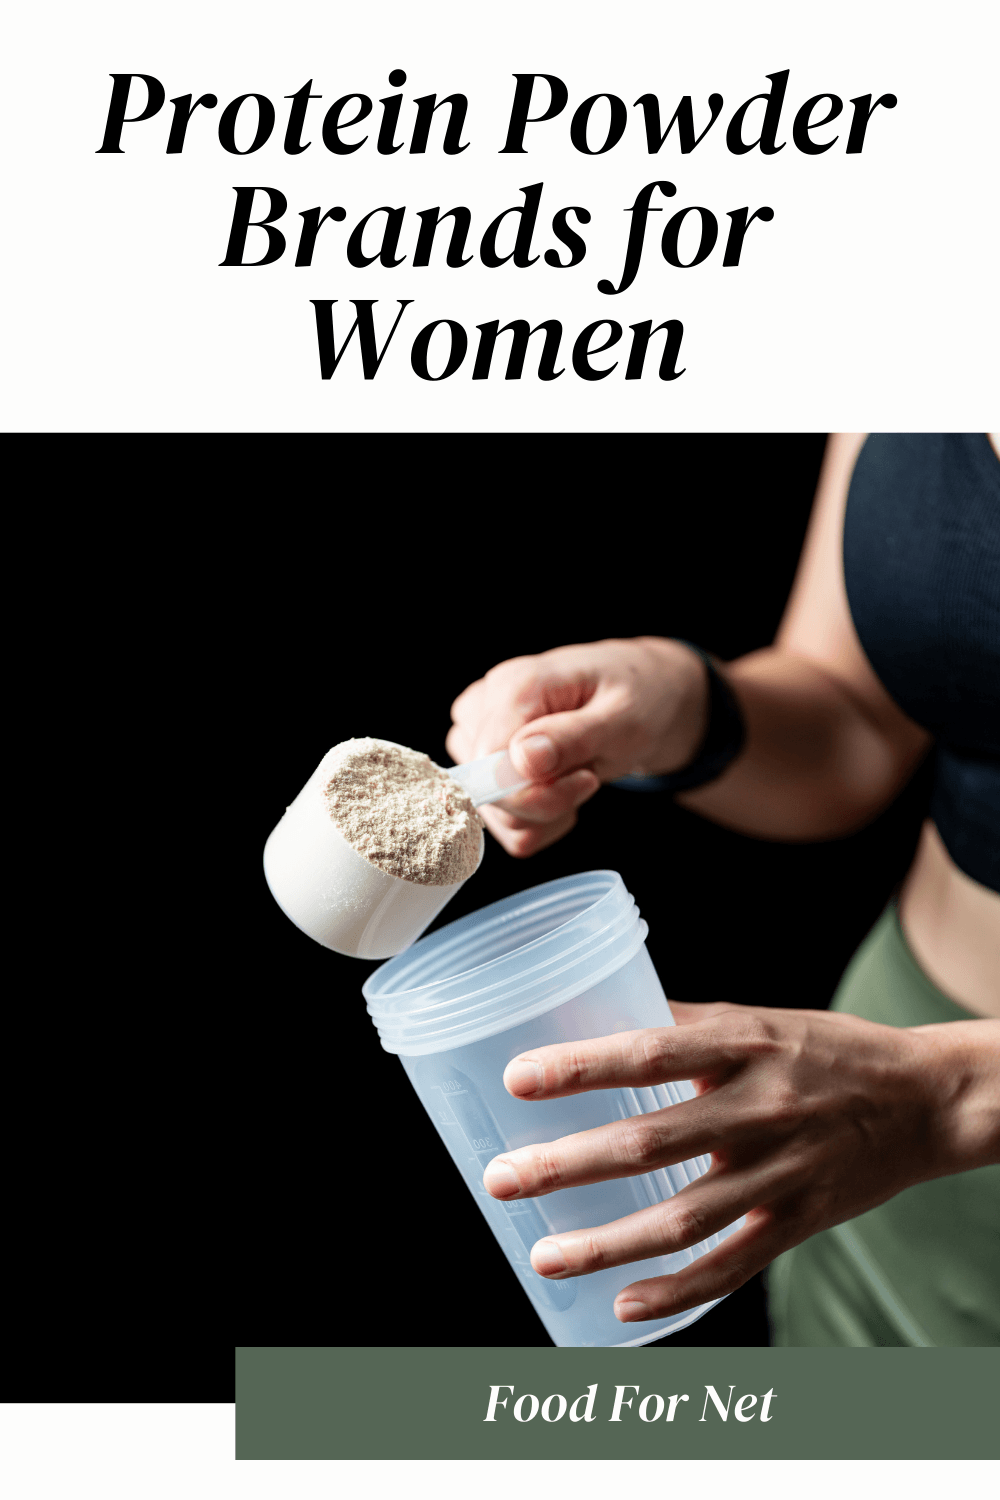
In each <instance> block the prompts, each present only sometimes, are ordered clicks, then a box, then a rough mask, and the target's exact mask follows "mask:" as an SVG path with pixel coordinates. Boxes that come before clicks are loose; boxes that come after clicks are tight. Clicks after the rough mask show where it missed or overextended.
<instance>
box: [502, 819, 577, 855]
mask: <svg viewBox="0 0 1000 1500" xmlns="http://www.w3.org/2000/svg"><path fill="white" fill-rule="evenodd" d="M479 814H480V817H481V818H482V820H483V822H484V823H485V824H486V826H487V828H488V829H489V830H490V833H492V835H493V837H494V838H495V839H496V841H497V843H498V844H500V845H502V846H503V848H504V849H506V851H507V853H508V854H512V855H513V856H514V858H515V859H527V857H528V856H529V855H530V854H537V853H538V851H539V850H540V849H547V848H548V846H549V844H554V843H555V842H556V840H557V839H561V838H563V836H564V835H565V834H567V833H569V831H570V829H571V828H573V827H574V826H575V824H576V810H575V809H574V810H573V811H572V812H568V813H564V814H563V815H562V817H561V818H554V819H553V820H552V822H551V823H519V824H517V825H512V823H511V821H510V820H508V819H506V818H505V817H504V814H503V812H502V811H501V810H500V809H499V808H497V807H481V808H480V809H479Z"/></svg>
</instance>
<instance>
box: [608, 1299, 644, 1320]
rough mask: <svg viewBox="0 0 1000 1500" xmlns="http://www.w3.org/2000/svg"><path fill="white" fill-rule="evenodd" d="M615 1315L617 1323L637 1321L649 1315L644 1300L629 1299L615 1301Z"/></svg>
mask: <svg viewBox="0 0 1000 1500" xmlns="http://www.w3.org/2000/svg"><path fill="white" fill-rule="evenodd" d="M615 1317H616V1318H617V1319H618V1321H619V1323H638V1322H639V1320H640V1319H641V1318H648V1317H649V1308H648V1307H647V1306H646V1304H645V1302H633V1301H632V1300H631V1299H629V1301H628V1302H616V1303H615Z"/></svg>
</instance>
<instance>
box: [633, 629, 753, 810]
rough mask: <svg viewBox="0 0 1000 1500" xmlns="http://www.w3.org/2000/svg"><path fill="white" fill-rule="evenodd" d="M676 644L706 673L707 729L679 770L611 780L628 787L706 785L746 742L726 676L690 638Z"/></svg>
mask: <svg viewBox="0 0 1000 1500" xmlns="http://www.w3.org/2000/svg"><path fill="white" fill-rule="evenodd" d="M677 644H678V646H687V648H688V650H689V651H693V652H694V653H695V655H696V656H700V657H701V659H702V661H703V662H704V663H705V670H706V671H707V672H708V728H707V729H706V730H705V738H704V739H703V740H702V742H701V744H700V745H699V747H698V751H697V754H696V755H695V757H694V759H693V760H691V761H689V762H688V764H687V765H686V766H682V767H681V769H680V770H679V771H671V772H670V773H669V775H666V776H634V777H633V776H623V777H622V778H621V779H620V780H618V781H616V782H614V783H613V785H615V786H620V787H625V788H627V789H629V790H633V789H634V790H636V791H650V792H684V791H688V790H690V789H691V788H693V787H696V786H705V785H706V783H707V782H709V781H714V780H715V778H716V777H717V776H721V775H722V773H723V771H724V770H725V769H726V767H727V766H728V765H729V763H730V761H733V760H735V759H736V757H737V755H739V753H740V751H741V750H742V749H743V746H744V745H745V744H746V737H747V736H746V726H745V725H744V723H743V715H742V714H741V713H740V708H739V704H738V703H737V702H736V699H735V698H734V697H733V694H732V691H731V689H730V687H729V684H728V683H727V682H726V680H725V678H724V677H722V675H721V674H720V673H719V672H717V671H716V669H715V663H714V662H713V661H712V658H711V657H710V656H709V655H708V653H707V652H705V651H702V649H701V647H700V646H694V645H692V644H691V642H690V641H678V642H677Z"/></svg>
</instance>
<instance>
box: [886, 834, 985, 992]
mask: <svg viewBox="0 0 1000 1500" xmlns="http://www.w3.org/2000/svg"><path fill="white" fill-rule="evenodd" d="M899 920H900V925H901V926H902V928H903V932H904V933H905V934H906V940H907V942H908V943H909V945H910V948H911V949H912V951H913V955H914V957H915V958H916V960H917V962H918V963H919V964H920V967H921V968H922V969H923V971H924V973H925V974H926V975H927V976H928V978H929V979H931V980H933V982H934V983H935V984H936V985H937V987H938V989H939V990H943V992H944V993H945V994H946V995H948V996H949V997H950V998H951V999H952V1000H956V1001H957V1002H958V1004H959V1005H964V1006H965V1007H966V1009H967V1010H971V1011H974V1012H975V1013H976V1015H980V1016H994V1017H997V1018H998V1019H1000V895H997V893H996V892H995V891H991V890H989V889H987V887H986V886H984V885H980V884H979V883H978V882H977V881H975V880H970V879H969V877H968V875H964V874H963V873H962V871H961V870H960V869H959V868H958V866H957V865H956V864H955V862H954V860H953V859H952V858H951V855H950V854H949V853H948V851H947V849H946V848H945V846H944V844H943V843H942V841H941V836H940V834H939V833H938V831H937V829H936V828H935V826H934V824H933V823H932V822H930V820H928V821H927V822H926V823H925V824H924V827H923V832H922V833H921V836H920V843H919V845H918V846H917V853H916V858H915V859H914V861H913V864H912V865H911V866H910V870H909V872H908V874H907V876H906V879H905V881H904V882H903V889H902V893H901V895H900V899H899Z"/></svg>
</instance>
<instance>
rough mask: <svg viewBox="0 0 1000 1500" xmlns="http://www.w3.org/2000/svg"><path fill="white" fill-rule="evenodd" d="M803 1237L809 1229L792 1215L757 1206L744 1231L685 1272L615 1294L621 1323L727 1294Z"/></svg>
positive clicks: (685, 1308)
mask: <svg viewBox="0 0 1000 1500" xmlns="http://www.w3.org/2000/svg"><path fill="white" fill-rule="evenodd" d="M804 1237H805V1231H802V1230H800V1229H798V1228H796V1227H795V1225H794V1223H793V1222H792V1221H790V1220H789V1219H787V1218H786V1219H784V1220H780V1219H779V1218H778V1217H777V1215H776V1214H775V1213H773V1212H772V1211H771V1210H770V1209H766V1208H758V1209H754V1210H752V1211H751V1212H750V1213H748V1214H747V1216H746V1223H745V1224H744V1225H743V1228H742V1229H737V1230H735V1231H734V1232H733V1233H732V1234H731V1235H729V1237H728V1238H727V1239H725V1240H724V1241H723V1243H722V1244H721V1245H720V1246H719V1247H718V1249H716V1250H710V1251H709V1253H708V1254H707V1255H703V1256H701V1257H699V1259H698V1260H696V1261H693V1262H692V1263H691V1265H689V1266H685V1267H684V1269H683V1270H682V1271H678V1272H676V1274H675V1275H673V1276H653V1277H650V1279H649V1280H647V1281H633V1282H632V1283H631V1285H629V1286H627V1287H624V1288H623V1289H622V1291H620V1292H619V1293H618V1296H617V1297H616V1298H615V1317H616V1318H618V1320H619V1321H620V1322H622V1323H641V1322H644V1321H646V1320H647V1319H649V1318H664V1317H669V1316H670V1315H671V1314H672V1313H681V1312H687V1311H689V1310H690V1309H691V1308H692V1307H700V1306H701V1304H702V1303H703V1302H715V1301H717V1300H718V1298H720V1297H728V1295H729V1293H730V1292H735V1291H737V1290H738V1289H739V1288H740V1287H741V1286H743V1284H744V1282H747V1281H749V1280H750V1277H751V1276H755V1275H756V1274H757V1272H758V1271H763V1269H764V1267H765V1266H769V1265H770V1264H771V1261H772V1260H774V1258H775V1256H776V1255H780V1254H781V1252H782V1251H783V1250H788V1249H789V1248H790V1247H791V1246H792V1245H797V1244H798V1243H799V1242H800V1240H802V1239H803V1238H804Z"/></svg>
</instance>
